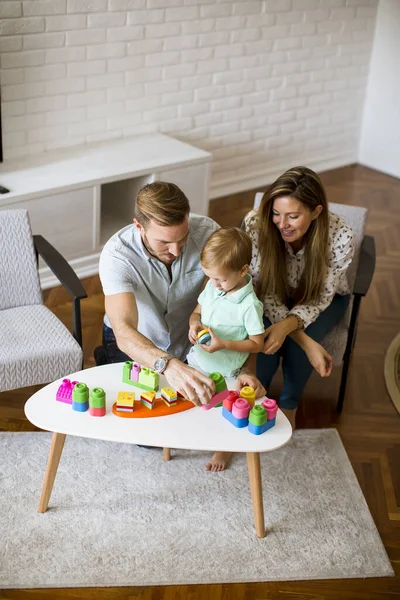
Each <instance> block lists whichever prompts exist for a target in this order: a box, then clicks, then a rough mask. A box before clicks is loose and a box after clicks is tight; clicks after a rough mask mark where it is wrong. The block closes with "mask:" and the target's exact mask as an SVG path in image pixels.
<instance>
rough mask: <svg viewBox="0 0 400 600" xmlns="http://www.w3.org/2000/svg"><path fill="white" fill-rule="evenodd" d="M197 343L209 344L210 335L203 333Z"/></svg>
mask: <svg viewBox="0 0 400 600" xmlns="http://www.w3.org/2000/svg"><path fill="white" fill-rule="evenodd" d="M197 341H198V343H199V344H208V342H211V335H210V334H209V333H205V334H204V335H202V336H201V337H199V339H198V340H197Z"/></svg>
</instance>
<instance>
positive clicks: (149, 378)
mask: <svg viewBox="0 0 400 600" xmlns="http://www.w3.org/2000/svg"><path fill="white" fill-rule="evenodd" d="M137 383H139V384H140V386H146V388H147V389H149V390H154V391H157V390H158V386H159V383H160V376H159V374H158V373H156V371H154V370H153V369H149V368H148V367H142V368H141V369H140V373H139V381H138V382H137Z"/></svg>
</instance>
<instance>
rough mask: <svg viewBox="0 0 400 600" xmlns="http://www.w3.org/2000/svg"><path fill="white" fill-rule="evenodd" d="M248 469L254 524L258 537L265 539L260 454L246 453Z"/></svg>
mask: <svg viewBox="0 0 400 600" xmlns="http://www.w3.org/2000/svg"><path fill="white" fill-rule="evenodd" d="M246 457H247V468H248V470H249V480H250V491H251V499H252V501H253V509H254V523H255V526H256V534H257V537H259V538H263V537H265V535H266V533H265V524H264V505H263V495H262V484H261V468H260V453H259V452H246Z"/></svg>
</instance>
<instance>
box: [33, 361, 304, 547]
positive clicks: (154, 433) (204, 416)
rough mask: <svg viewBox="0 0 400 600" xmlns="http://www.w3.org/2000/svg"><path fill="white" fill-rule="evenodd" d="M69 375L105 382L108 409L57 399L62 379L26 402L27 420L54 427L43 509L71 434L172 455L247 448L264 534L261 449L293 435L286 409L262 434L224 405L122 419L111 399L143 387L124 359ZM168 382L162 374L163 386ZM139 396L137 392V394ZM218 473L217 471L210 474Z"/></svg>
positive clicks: (258, 530)
mask: <svg viewBox="0 0 400 600" xmlns="http://www.w3.org/2000/svg"><path fill="white" fill-rule="evenodd" d="M66 377H68V379H70V380H71V381H73V380H75V381H81V382H84V383H86V384H87V385H88V387H89V388H90V389H92V388H94V387H102V388H103V389H104V391H105V392H106V398H107V414H106V415H105V416H104V417H92V416H91V415H90V414H89V411H87V412H85V413H79V412H76V411H74V410H72V407H71V405H69V404H64V403H62V402H57V401H56V391H57V389H58V387H59V385H60V383H61V381H62V380H61V379H60V380H58V381H55V382H54V383H50V384H49V385H47V386H46V387H44V388H42V389H41V390H39V391H38V392H36V393H35V394H34V395H33V396H32V397H31V398H29V400H28V401H27V403H26V404H25V414H26V416H27V418H28V419H29V421H30V422H31V423H33V424H34V425H36V426H37V427H39V428H40V429H44V430H47V431H52V432H53V437H52V442H51V447H50V454H49V459H48V463H47V468H46V473H45V478H44V483H43V489H42V494H41V498H40V503H39V509H38V510H39V512H42V513H43V512H46V510H47V507H48V503H49V500H50V495H51V492H52V489H53V484H54V480H55V476H56V473H57V468H58V464H59V461H60V458H61V453H62V450H63V447H64V442H65V438H66V436H67V435H76V436H80V437H86V438H94V439H99V440H108V441H112V442H126V443H128V444H142V445H145V446H159V447H162V448H164V459H165V460H168V459H169V448H184V449H187V450H209V451H211V452H212V451H216V450H219V451H226V452H245V453H246V456H247V465H248V470H249V479H250V489H251V495H252V501H253V508H254V519H255V527H256V533H257V536H258V537H265V526H264V509H263V497H262V484H261V470H260V452H268V451H271V450H276V449H277V448H280V447H281V446H283V445H285V444H286V443H287V442H288V441H289V440H290V438H291V436H292V428H291V426H290V423H289V421H288V420H287V418H286V417H285V415H284V414H283V413H282V412H281V411H280V410H278V413H277V416H276V424H275V427H273V428H272V429H270V430H269V431H267V432H266V433H264V434H262V435H253V434H251V433H249V431H248V430H247V428H244V429H237V428H235V427H234V426H233V425H231V424H230V423H229V422H228V421H227V420H226V419H224V418H223V417H222V415H221V408H213V409H211V410H202V409H201V408H199V407H194V408H192V409H191V410H187V411H184V412H181V413H177V414H173V415H168V416H166V417H154V418H149V419H146V418H145V419H143V418H141V419H135V418H132V419H124V418H119V417H117V416H115V415H114V414H113V412H112V405H113V403H114V402H115V400H116V398H117V394H118V392H119V391H133V390H134V389H135V391H137V392H138V393H140V391H141V390H139V388H134V387H133V386H130V385H127V384H125V383H122V363H116V364H112V365H103V366H100V367H93V368H92V369H86V370H83V371H79V372H77V373H73V374H71V375H67V376H66ZM227 383H228V387H229V389H235V381H234V380H233V379H232V380H228V381H227ZM164 385H167V382H166V379H165V378H164V377H163V376H162V377H161V380H160V388H161V387H163V386H164ZM137 397H138V396H137ZM210 476H211V477H214V476H215V477H218V475H211V474H210Z"/></svg>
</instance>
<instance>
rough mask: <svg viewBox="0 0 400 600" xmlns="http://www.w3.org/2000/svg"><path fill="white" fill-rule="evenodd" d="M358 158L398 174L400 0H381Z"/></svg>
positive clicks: (374, 166) (399, 136) (399, 163)
mask: <svg viewBox="0 0 400 600" xmlns="http://www.w3.org/2000/svg"><path fill="white" fill-rule="evenodd" d="M359 162H361V163H362V164H364V165H366V166H368V167H372V168H373V169H377V170H378V171H383V172H384V173H388V174H389V175H394V176H395V177H400V2H399V0H380V2H379V8H378V17H377V23H376V30H375V39H374V44H373V51H372V57H371V67H370V74H369V79H368V86H367V96H366V102H365V107H364V117H363V124H362V134H361V141H360V155H359Z"/></svg>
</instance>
